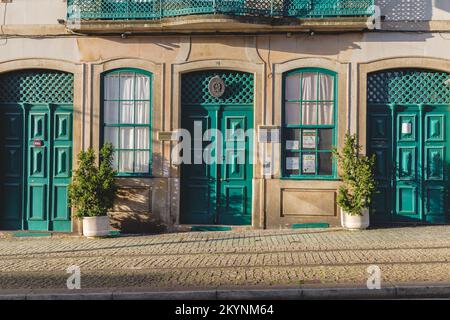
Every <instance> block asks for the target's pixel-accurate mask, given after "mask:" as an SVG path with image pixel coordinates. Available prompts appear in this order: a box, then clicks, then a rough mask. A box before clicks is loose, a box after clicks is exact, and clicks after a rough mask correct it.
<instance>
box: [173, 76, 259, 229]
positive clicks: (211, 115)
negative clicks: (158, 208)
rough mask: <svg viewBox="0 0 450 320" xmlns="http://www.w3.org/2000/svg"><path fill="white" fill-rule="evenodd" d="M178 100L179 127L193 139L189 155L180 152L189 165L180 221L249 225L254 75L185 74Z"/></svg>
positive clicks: (183, 169) (185, 171) (184, 175)
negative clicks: (179, 112)
mask: <svg viewBox="0 0 450 320" xmlns="http://www.w3.org/2000/svg"><path fill="white" fill-rule="evenodd" d="M213 78H215V80H211V79H213ZM216 80H217V83H218V84H219V86H218V87H217V89H218V90H219V91H220V90H221V92H219V94H218V95H216V96H214V92H211V90H214V88H211V86H213V85H214V81H216ZM222 85H223V86H224V88H220V86H222ZM223 89H224V90H223ZM182 97H183V98H182V124H181V126H182V128H183V129H186V130H187V131H188V132H189V133H190V136H191V150H183V152H191V157H184V158H185V159H186V158H190V160H191V161H190V163H184V164H183V165H182V167H181V202H180V204H181V205H180V213H181V214H180V222H181V223H183V224H208V225H213V224H220V225H250V224H251V222H252V220H251V216H252V179H253V166H252V163H251V162H252V160H253V159H252V157H253V153H252V151H251V150H252V149H253V148H252V140H253V136H252V134H253V132H252V130H250V129H253V75H252V74H247V73H242V72H232V71H208V72H196V73H191V74H187V75H185V76H183V78H182ZM211 130H212V131H211ZM208 132H209V133H208Z"/></svg>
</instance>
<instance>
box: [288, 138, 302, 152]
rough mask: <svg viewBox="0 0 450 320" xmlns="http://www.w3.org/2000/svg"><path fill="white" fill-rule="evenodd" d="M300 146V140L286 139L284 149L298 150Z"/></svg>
mask: <svg viewBox="0 0 450 320" xmlns="http://www.w3.org/2000/svg"><path fill="white" fill-rule="evenodd" d="M299 147H300V142H299V141H297V140H288V141H286V150H298V149H299Z"/></svg>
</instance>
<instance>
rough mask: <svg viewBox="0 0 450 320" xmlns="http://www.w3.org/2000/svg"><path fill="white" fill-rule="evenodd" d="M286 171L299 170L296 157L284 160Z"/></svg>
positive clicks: (298, 159) (298, 160) (298, 162)
mask: <svg viewBox="0 0 450 320" xmlns="http://www.w3.org/2000/svg"><path fill="white" fill-rule="evenodd" d="M286 169H287V170H299V169H300V158H298V157H290V158H286Z"/></svg>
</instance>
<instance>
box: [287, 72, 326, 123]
mask: <svg viewBox="0 0 450 320" xmlns="http://www.w3.org/2000/svg"><path fill="white" fill-rule="evenodd" d="M300 91H301V92H300ZM285 97H286V100H288V102H286V105H285V108H286V109H285V115H286V117H285V121H286V124H292V125H299V124H302V125H316V124H319V125H332V124H333V123H334V121H333V117H334V114H333V112H334V77H332V76H330V75H327V74H323V73H317V72H304V73H301V74H296V75H292V76H289V77H287V79H286V93H285ZM300 108H301V109H300ZM300 110H301V113H300ZM300 114H301V123H300Z"/></svg>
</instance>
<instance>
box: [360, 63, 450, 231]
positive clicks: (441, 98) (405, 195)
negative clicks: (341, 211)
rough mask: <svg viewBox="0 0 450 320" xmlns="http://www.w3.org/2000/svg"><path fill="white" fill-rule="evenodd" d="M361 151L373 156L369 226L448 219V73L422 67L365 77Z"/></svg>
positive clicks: (449, 84) (441, 221) (443, 220)
mask: <svg viewBox="0 0 450 320" xmlns="http://www.w3.org/2000/svg"><path fill="white" fill-rule="evenodd" d="M367 88H368V89H367V90H368V91H367V147H368V152H369V153H371V154H375V155H376V158H377V162H376V176H377V179H378V189H379V193H378V194H377V196H376V199H375V201H374V205H373V208H372V219H373V220H374V221H375V223H386V222H412V223H417V222H423V223H445V222H447V221H449V213H450V197H449V189H450V188H449V187H450V186H449V176H450V172H449V171H450V135H449V128H450V74H449V73H446V72H439V71H434V70H423V69H392V70H384V71H379V72H374V73H370V74H369V75H368V81H367Z"/></svg>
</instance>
